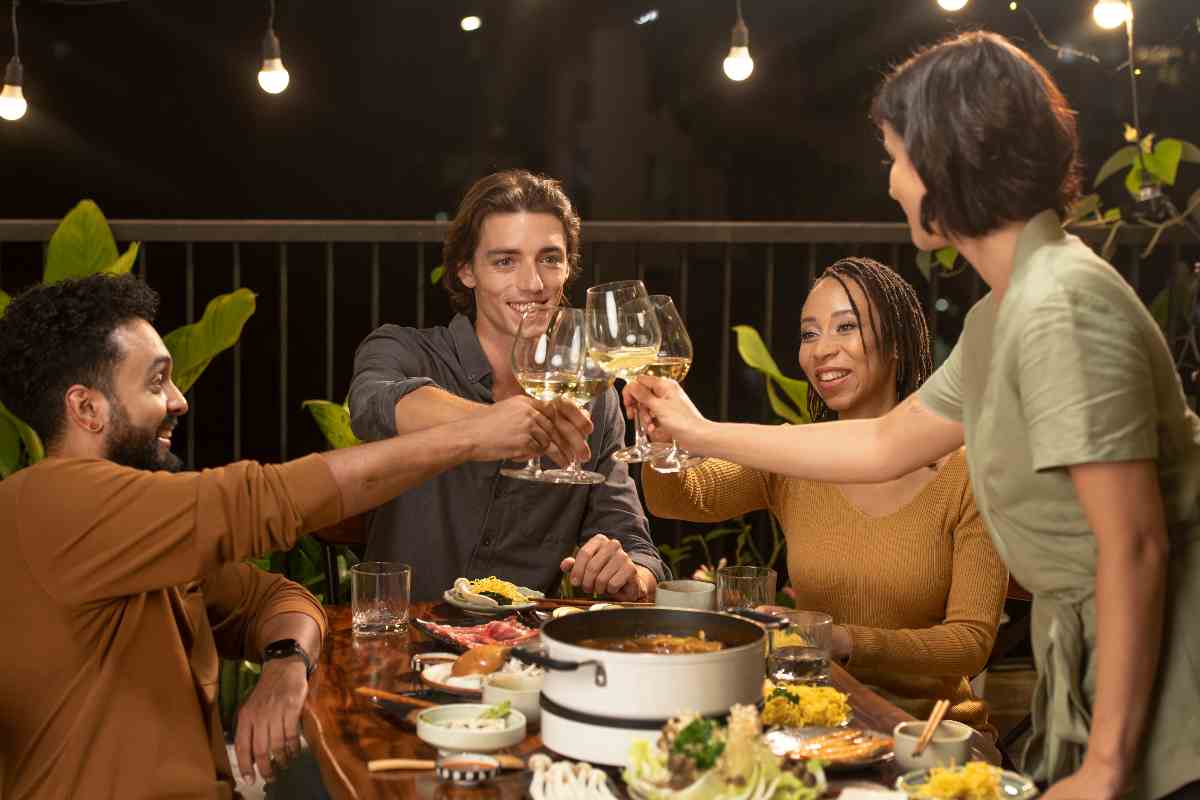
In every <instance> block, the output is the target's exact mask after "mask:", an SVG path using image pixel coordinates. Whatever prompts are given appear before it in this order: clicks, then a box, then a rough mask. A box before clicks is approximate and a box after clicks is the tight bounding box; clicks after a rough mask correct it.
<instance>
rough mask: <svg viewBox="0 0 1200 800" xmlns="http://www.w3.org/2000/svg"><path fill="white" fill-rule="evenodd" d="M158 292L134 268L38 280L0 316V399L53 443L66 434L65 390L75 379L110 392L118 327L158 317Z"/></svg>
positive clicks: (117, 355) (117, 356) (117, 357)
mask: <svg viewBox="0 0 1200 800" xmlns="http://www.w3.org/2000/svg"><path fill="white" fill-rule="evenodd" d="M156 314H158V293H157V292H155V291H154V290H153V289H151V288H150V287H149V286H147V285H146V283H145V282H144V281H143V280H142V279H141V278H137V277H135V276H133V275H105V274H101V275H92V276H89V277H87V278H79V279H77V280H66V281H62V282H61V283H55V284H50V285H44V286H34V287H33V288H31V289H29V290H27V291H25V292H23V293H22V294H20V295H18V296H17V297H15V298H13V301H12V303H10V304H9V306H8V309H7V310H6V311H5V313H4V316H3V317H0V364H3V365H4V368H3V369H2V370H0V402H3V403H4V405H5V406H7V407H8V409H9V410H10V411H12V412H13V413H14V414H16V415H17V416H18V417H20V418H21V419H22V420H24V421H25V422H26V423H27V424H28V425H29V426H30V427H32V428H33V429H34V430H35V431H37V434H38V436H40V437H41V438H42V441H43V442H45V443H47V444H49V443H51V442H53V441H55V440H56V439H57V438H58V437H59V436H60V435H61V434H62V429H63V424H64V419H65V410H64V407H63V396H64V395H65V394H66V391H67V389H68V388H70V387H71V386H73V385H74V384H77V383H78V384H81V385H83V386H90V387H93V388H95V389H98V390H100V391H102V392H104V393H105V395H107V396H110V397H111V396H112V372H113V367H115V366H116V365H117V363H118V362H119V361H120V360H121V358H122V356H123V354H122V353H121V352H120V349H119V348H118V346H117V344H116V342H114V341H113V339H112V333H113V331H114V330H116V329H117V328H118V327H120V326H121V325H123V324H125V323H126V322H129V321H130V320H133V319H144V320H146V321H147V322H153V321H154V317H155V315H156Z"/></svg>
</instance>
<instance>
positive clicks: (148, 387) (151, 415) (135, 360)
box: [105, 319, 188, 472]
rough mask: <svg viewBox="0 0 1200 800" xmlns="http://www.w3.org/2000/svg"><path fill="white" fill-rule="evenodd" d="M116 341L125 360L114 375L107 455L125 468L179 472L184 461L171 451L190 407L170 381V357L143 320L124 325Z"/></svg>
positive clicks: (117, 333)
mask: <svg viewBox="0 0 1200 800" xmlns="http://www.w3.org/2000/svg"><path fill="white" fill-rule="evenodd" d="M112 338H113V341H114V342H115V343H116V345H117V347H118V348H119V349H120V352H121V354H122V357H121V360H120V361H118V362H117V365H116V366H115V367H114V368H113V374H112V397H111V398H110V406H109V409H110V410H109V421H108V425H107V426H106V433H107V436H106V439H105V446H106V451H107V453H106V455H107V457H108V458H109V459H110V460H112V461H115V462H116V463H118V464H123V465H124V466H127V467H134V468H136V469H153V470H158V469H165V470H170V471H172V472H174V471H177V470H178V469H179V468H180V467H181V466H182V461H180V459H179V457H178V456H176V455H175V454H174V453H172V452H171V433H172V431H173V430H174V429H175V424H176V422H177V421H178V418H179V417H181V416H183V415H184V414H185V413H187V409H188V405H187V400H185V399H184V397H183V394H182V393H181V392H180V391H179V388H178V387H176V386H175V384H174V383H173V382H172V380H171V367H172V362H171V354H170V353H168V352H167V348H166V345H164V344H163V340H162V338H161V337H160V336H159V335H158V332H157V331H156V330H154V326H153V325H151V324H150V323H149V322H146V321H145V320H142V319H137V320H133V321H131V322H127V323H125V324H124V325H122V326H120V327H119V328H117V329H116V330H114V331H113V333H112Z"/></svg>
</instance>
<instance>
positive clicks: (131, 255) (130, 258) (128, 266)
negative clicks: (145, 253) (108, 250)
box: [104, 242, 141, 275]
mask: <svg viewBox="0 0 1200 800" xmlns="http://www.w3.org/2000/svg"><path fill="white" fill-rule="evenodd" d="M140 247H141V243H140V242H133V243H132V244H130V245H129V249H128V250H126V251H125V252H124V253H122V254H121V257H120V258H118V259H117V260H116V261H114V262H113V263H111V264H109V265H108V266H107V267H105V268H104V271H105V272H107V273H109V274H110V275H124V274H125V273H127V272H129V271H130V270H132V269H133V265H134V264H135V263H137V256H138V248H140Z"/></svg>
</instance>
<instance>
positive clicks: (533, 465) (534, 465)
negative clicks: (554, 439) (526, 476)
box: [525, 456, 542, 472]
mask: <svg viewBox="0 0 1200 800" xmlns="http://www.w3.org/2000/svg"><path fill="white" fill-rule="evenodd" d="M525 469H527V470H529V471H530V472H541V471H542V457H541V456H530V457H529V463H528V464H526V465H525Z"/></svg>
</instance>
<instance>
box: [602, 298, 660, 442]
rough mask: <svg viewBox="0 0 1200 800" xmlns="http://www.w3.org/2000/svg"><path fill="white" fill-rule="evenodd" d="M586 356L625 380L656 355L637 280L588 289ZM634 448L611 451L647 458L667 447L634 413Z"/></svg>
mask: <svg viewBox="0 0 1200 800" xmlns="http://www.w3.org/2000/svg"><path fill="white" fill-rule="evenodd" d="M587 332H588V355H590V356H591V358H592V360H593V361H595V362H596V364H598V365H599V366H600V367H601V368H602V369H604V370H606V371H607V372H608V373H609V374H610V375H613V376H614V377H618V378H621V379H622V380H624V381H626V382H629V381H631V380H633V379H635V378H636V377H637V375H638V374H639V373H640V372H641V371H642V370H643V369H645V368H646V366H647V365H648V364H650V363H651V362H652V361H654V360H655V359H656V358H657V357H658V353H659V343H660V341H661V337H662V332H661V331H660V330H659V327H658V315H657V314H656V313H655V311H654V308H653V306H651V305H650V300H649V298H648V296H647V294H646V287H645V285H643V284H642V282H641V281H616V282H614V283H602V284H599V285H597V286H593V287H591V288H589V289H588V291H587ZM634 421H635V424H634V432H635V438H634V443H633V446H631V447H625V448H622V449H620V450H618V451H616V452H615V453H613V458H615V459H617V460H618V461H625V462H633V463H636V462H640V461H647V460H649V459H651V458H653V457H654V456H656V455H659V454H660V453H663V452H665V451H666V450H667V445H666V444H664V443H662V442H650V441H648V440H647V439H646V430H645V428H644V427H643V426H642V417H641V414H637V415H635V420H634Z"/></svg>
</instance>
